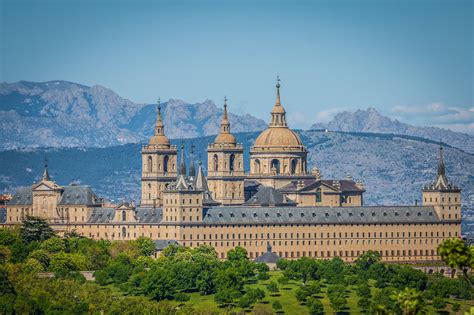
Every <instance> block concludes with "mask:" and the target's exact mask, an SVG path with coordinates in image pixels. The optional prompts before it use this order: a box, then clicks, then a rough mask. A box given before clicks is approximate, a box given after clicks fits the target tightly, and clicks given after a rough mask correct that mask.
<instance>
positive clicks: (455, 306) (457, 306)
mask: <svg viewBox="0 0 474 315" xmlns="http://www.w3.org/2000/svg"><path fill="white" fill-rule="evenodd" d="M452 308H453V312H457V311H459V310H460V309H461V304H459V303H453V306H452Z"/></svg>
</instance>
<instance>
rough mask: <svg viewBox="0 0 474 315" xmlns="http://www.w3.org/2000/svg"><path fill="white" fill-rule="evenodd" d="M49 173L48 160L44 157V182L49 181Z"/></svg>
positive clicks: (42, 178)
mask: <svg viewBox="0 0 474 315" xmlns="http://www.w3.org/2000/svg"><path fill="white" fill-rule="evenodd" d="M49 179H50V178H49V172H48V159H47V158H46V157H44V171H43V176H42V177H41V180H42V181H49Z"/></svg>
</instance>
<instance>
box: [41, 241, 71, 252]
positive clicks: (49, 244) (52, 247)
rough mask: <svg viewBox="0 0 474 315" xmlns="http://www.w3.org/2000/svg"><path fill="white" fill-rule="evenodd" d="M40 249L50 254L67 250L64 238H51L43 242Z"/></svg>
mask: <svg viewBox="0 0 474 315" xmlns="http://www.w3.org/2000/svg"><path fill="white" fill-rule="evenodd" d="M40 248H41V249H44V250H46V251H47V252H48V253H59V252H64V251H65V250H66V244H65V243H64V240H63V239H62V238H59V237H51V238H49V239H47V240H45V241H43V242H42V243H41V245H40Z"/></svg>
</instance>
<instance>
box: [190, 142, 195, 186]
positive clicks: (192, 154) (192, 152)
mask: <svg viewBox="0 0 474 315" xmlns="http://www.w3.org/2000/svg"><path fill="white" fill-rule="evenodd" d="M190 155H191V164H190V165H189V177H193V178H194V177H195V176H196V165H195V164H194V144H193V143H191V152H190Z"/></svg>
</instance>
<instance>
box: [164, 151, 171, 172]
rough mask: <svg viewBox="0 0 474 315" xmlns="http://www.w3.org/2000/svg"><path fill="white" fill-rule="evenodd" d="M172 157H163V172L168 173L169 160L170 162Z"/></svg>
mask: <svg viewBox="0 0 474 315" xmlns="http://www.w3.org/2000/svg"><path fill="white" fill-rule="evenodd" d="M169 160H170V158H169V156H167V155H165V157H164V158H163V172H165V173H168V162H169Z"/></svg>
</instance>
